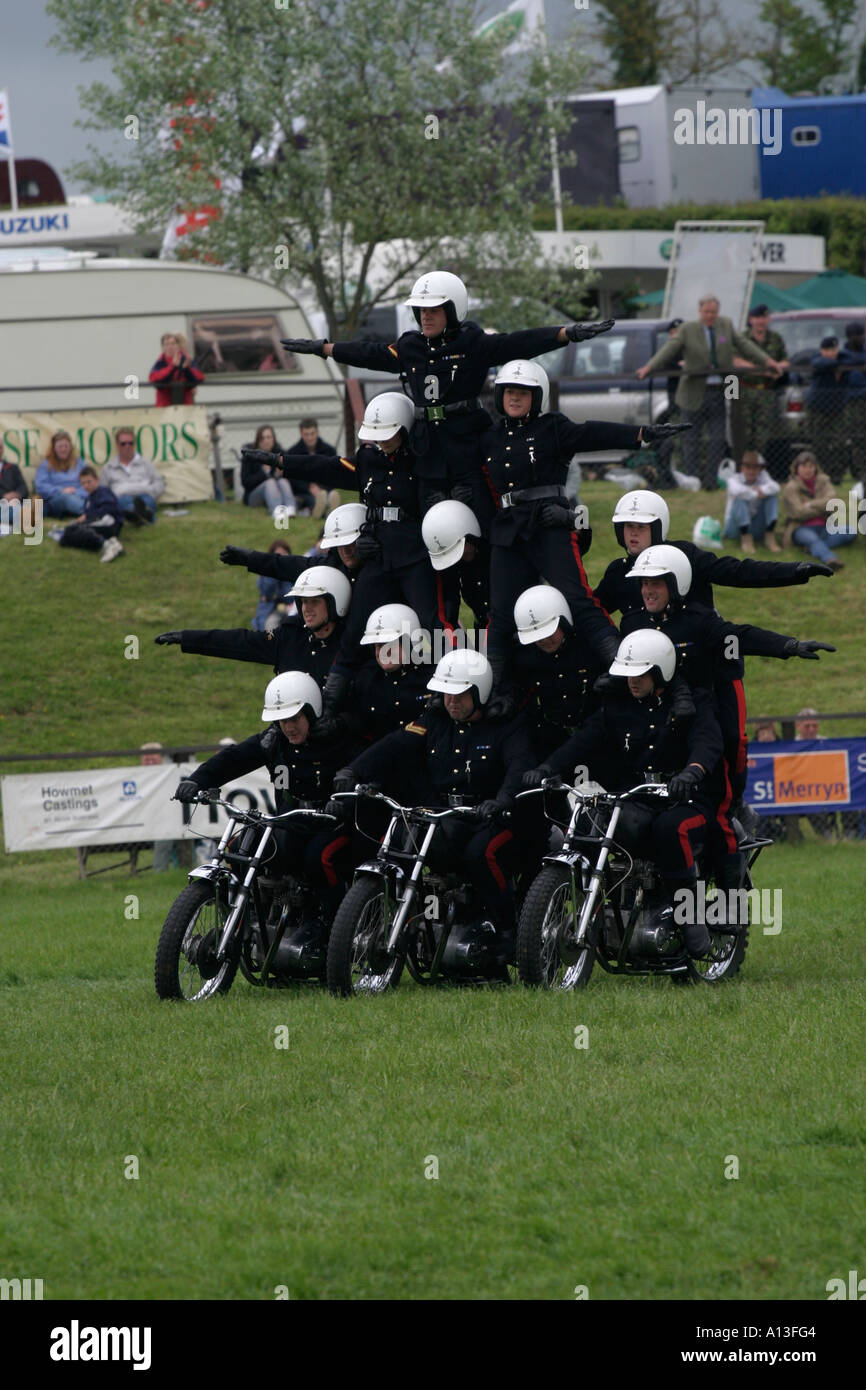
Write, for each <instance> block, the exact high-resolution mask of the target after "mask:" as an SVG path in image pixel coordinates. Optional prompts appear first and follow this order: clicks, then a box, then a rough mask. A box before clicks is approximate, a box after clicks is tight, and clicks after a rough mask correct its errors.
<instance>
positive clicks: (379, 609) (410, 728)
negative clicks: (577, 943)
mask: <svg viewBox="0 0 866 1390" xmlns="http://www.w3.org/2000/svg"><path fill="white" fill-rule="evenodd" d="M408 303H409V304H410V305H411V306H412V308H413V310H414V313H415V318H416V320H417V324H418V328H417V331H416V330H413V331H410V332H407V333H404V334H403V335H402V336H401V337H400V338H399V339H398V340H397V342H395V343H392V344H390V345H388V346H383V345H381V344H377V343H371V342H367V341H363V342H362V341H358V342H344V343H331V342H329V341H327V340H319V341H313V340H308V339H287V340H285V342H284V346H285V347H287V348H288V349H289V350H290V351H292V352H296V353H316V354H318V355H320V356H323V357H327V356H332V357H333V358H334V359H335V360H336V361H338V362H341V363H345V364H350V365H353V366H357V367H368V368H372V369H374V370H379V371H386V372H393V373H394V374H395V375H397V374H399V377H400V380H401V383H402V386H403V390H402V391H388V392H384V393H383V394H381V395H378V396H376V397H375V398H374V399H373V400H372V401H371V402H370V404H369V405H368V406H367V409H366V411H365V414H364V420H363V424H362V425H361V426H360V428H359V431H358V434H359V437H360V440H361V444H360V446H359V448H358V450H357V452H356V454H355V455H354V457H352V458H332V457H326V456H318V455H315V454H313V455H311V456H310V457H309V458H308V459H307V460H300V461H299V459H298V458H297V457H296V456H292V457H291V459H288V458H287V459H286V460H285V466H286V468H287V469H289V468H290V469H291V471H292V473H293V475H296V476H297V475H302V476H304V477H307V478H309V479H310V480H311V481H314V482H316V483H319V484H320V485H321V486H323V487H328V488H330V487H338V486H343V487H346V486H348V487H351V488H355V489H357V492H358V494H359V497H360V501H359V502H352V503H348V504H347V505H345V506H341V507H339V508H337V509H336V510H335V511H333V512H332V513H331V515H330V516H329V518H328V521H327V523H326V527H325V536H324V538H323V540H322V542H321V545H322V548H323V549H326V550H328V552H329V554H328V559H327V562H326V563H324V564H320V563H315V562H313V563H311V562H310V561H309V560H306V559H305V558H302V557H295V556H284V555H279V554H270V553H264V552H258V551H247V550H241V549H239V548H237V547H234V546H228V547H227V548H226V549H224V550H223V551H222V553H221V555H220V559H221V560H222V561H223V563H225V564H228V565H239V566H245V567H246V569H247V570H249V571H251V572H253V573H255V574H260V575H269V576H271V577H273V578H276V579H279V580H284V581H288V582H290V583H291V587H290V588H289V590H288V594H289V595H291V597H293V598H294V599H295V601H296V604H297V607H298V610H299V612H298V615H297V616H294V617H290V618H287V619H284V621H283V622H282V624H281V625H280V626H279V627H277V628H276V629H275V630H274V631H271V632H254V631H250V630H246V629H233V630H215V631H201V630H186V631H183V632H170V633H163V634H162V635H161V636H159V637H157V638H156V641H157V643H159V644H162V645H166V644H172V643H176V644H178V645H180V647H181V650H182V651H184V652H193V653H198V654H200V655H204V656H215V657H225V658H229V659H234V660H238V661H254V662H260V663H262V664H263V665H268V666H271V667H272V668H273V670H274V672H275V673H276V674H275V678H274V679H273V680H271V681H270V683H269V685H268V687H267V690H266V692H265V700H264V709H263V712H262V720H263V722H264V723H265V724H266V725H267V726H268V727H267V728H266V729H265V731H264V732H260V733H256V734H254V735H253V736H252V737H250V738H248V739H246V740H245V741H244V742H242V743H240V744H237V745H235V746H233V747H231V748H226V749H224V750H223V751H221V752H219V753H218V754H216V756H214V757H212V758H210V759H209V760H208V761H207V762H205V763H203V764H202V765H201V766H200V767H199V768H197V769H196V770H195V772H194V773H193V774H192V775H191V776H190V777H189V778H187V779H185V780H184V781H182V782H181V783H180V786H179V787H178V789H177V792H176V797H177V798H178V799H179V800H181V801H187V802H190V801H194V800H197V799H199V797H200V794H202V793H204V792H206V791H207V790H208V789H213V788H218V787H220V786H222V785H223V784H225V783H226V782H229V781H231V780H232V779H234V778H237V777H240V776H242V775H244V774H245V773H249V772H251V771H252V770H254V769H256V768H259V767H262V766H266V767H267V768H268V769H269V772H270V776H271V780H272V781H273V783H274V787H275V804H276V806H277V810H278V811H279V812H285V811H289V810H292V809H297V808H313V809H319V810H324V811H326V812H327V813H328V819H327V820H326V821H325V818H324V817H322V816H320V817H318V818H317V819H316V818H314V824H313V825H312V827H311V828H308V829H303V830H298V829H294V828H292V829H289V828H284V829H277V831H276V833H275V836H274V844H275V846H276V850H275V868H276V871H277V872H280V873H283V874H285V875H294V876H302V877H303V878H304V879H305V881H306V882H307V883H308V884H310V885H312V886H313V887H314V889H315V891H316V894H317V896H318V900H319V910H317V911H316V912H315V913H313V914H310V917H309V920H308V921H306V922H304V923H302V924H300V926H299V928H298V931H299V933H300V936H301V937H302V938H303V937H304V936H305V934H306V939H307V941H308V944H309V946H310V948H311V949H312V951H313V954H314V955H315V954H316V952H318V953H319V955H321V954H322V953H324V952H325V950H326V948H327V938H328V931H329V926H330V923H331V922H332V921H333V917H334V914H335V913H336V911H337V909H338V907H339V905H340V903H341V901H342V899H343V897H344V894H345V893H346V891H347V888H348V886H349V884H350V883H351V881H352V877H353V873H354V871H355V868H356V867H357V865H358V864H359V863H360V862H361V861H362V860H363V859H365V858H368V857H369V855H370V837H369V836H365V835H362V834H361V833H360V830H359V827H360V819H359V816H360V812H358V813H357V815H356V809H355V808H356V807H357V806H359V805H360V801H359V796H361V797H362V796H363V795H364V794H365V793H370V792H373V791H376V790H380V789H381V790H384V791H385V792H387V793H388V794H390V795H392V796H393V797H396V798H397V800H398V801H399V802H400V804H401V805H403V806H409V807H412V806H415V807H419V806H423V807H448V806H463V807H467V808H474V818H471V817H470V815H469V814H468V813H467V814H464V815H460V816H454V817H452V818H450V819H447V818H443V819H442V821H441V823H438V824H437V828H436V832H435V836H434V838H433V840H432V844H431V853H430V858H429V861H428V862H429V863H430V864H432V865H433V866H434V867H435V866H436V865H437V864H439V865H440V866H441V865H448V866H449V867H450V868H451V869H454V868H455V867H457V866H460V867H461V868H462V872H463V873H464V875H465V879H466V882H467V884H468V885H471V889H472V890H473V894H472V895H471V896H472V901H473V908H472V913H470V917H471V918H472V920H471V921H469V922H467V924H466V930H467V931H468V932H470V933H471V932H472V931H476V932H477V931H482V932H484V933H486V935H487V939H488V940H494V941H495V942H496V951H497V952H498V957H497V958H498V960H499V961H500V963H505V964H507V963H508V962H511V961H513V959H514V950H515V944H514V943H515V902H516V899H517V898H518V897H519V895H520V894H522V893H525V890H526V885H528V884H529V883H531V881H532V878H533V877H534V875H535V874H536V873H537V872H538V869H539V867H540V864H541V860H542V858H543V856H544V855H545V854H546V853H547V850H548V843H549V834H550V830H551V827H550V824H549V822H548V821H547V820H546V819H545V817H544V815H543V812H542V810H541V806H540V803H541V798H540V797H521V798H520V799H519V800H517V799H516V798H517V795H518V793H519V792H520V791H521V790H522V789H523V788H527V787H529V788H531V787H540V786H547V787H549V786H551V785H553V779H555V778H556V777H562V778H564V779H565V781H566V783H568V784H569V785H570V784H571V783H573V782H574V781H575V774H576V775H577V783H578V784H579V783H580V781H581V779H589V780H591V781H592V782H594V783H600V784H601V785H602V786H603V787H604V788H606V789H607V790H608V791H609V792H621V791H623V790H625V789H628V788H631V787H634V786H636V785H638V784H643V783H666V784H667V789H668V795H667V799H666V800H665V801H664V802H662V803H660V802H659V801H658V800H656V801H655V803H654V805H653V806H652V807H650V806H649V805H645V804H641V803H640V802H638V801H635V802H633V803H630V804H629V805H628V807H627V810H628V815H625V814H624V815H623V817H622V820H621V821H620V824H619V827H618V831H617V842H618V844H620V845H621V846H623V847H624V848H625V849H626V850H627V851H628V852H629V853H632V854H638V853H640V854H641V855H642V856H643V857H644V858H646V859H650V860H652V861H653V862H654V863H655V865H656V866H657V867H658V870H659V872H660V875H661V878H662V881H663V884H664V890H665V894H666V897H667V899H668V902H669V904H672V903H673V901H674V895H675V893H676V892H677V890H678V889H682V888H683V887H686V888H690V887H691V888H693V887H694V886H695V885H696V881H697V872H698V867H697V866H698V864H701V865H702V866H703V872H704V873H705V874H707V875H708V874H709V873H710V872H711V873H712V875H713V877H714V878H715V881H716V883H717V885H719V886H720V887H725V888H731V887H738V886H739V885H740V884H741V883H742V881H743V873H744V855H743V853H742V851H741V850H740V849H739V848H738V845H739V843H741V842H742V838H743V836H742V829H741V826H740V825H739V824H738V823H737V822H736V821H735V814H736V813H737V812H738V810H739V813H740V814H741V815H742V810H741V809H740V807H739V806H738V803H741V801H742V795H743V791H744V787H745V766H746V735H745V723H744V718H745V699H744V694H743V657H745V656H747V655H752V654H756V655H763V656H774V657H779V658H781V659H783V660H786V659H788V658H790V657H792V656H797V657H803V658H807V659H812V660H816V659H817V652H818V651H819V650H824V651H833V650H834V648H833V647H830V646H828V645H827V644H825V643H822V642H816V641H801V640H799V639H797V638H796V637H788V636H784V635H782V634H779V633H776V632H771V631H768V630H766V629H763V628H759V627H754V626H752V625H750V624H746V625H738V624H734V623H730V622H726V621H725V620H724V619H723V618H721V617H720V616H719V614H718V613H717V611H716V610H715V607H714V599H713V590H712V587H711V586H712V585H713V584H721V585H730V586H733V587H735V588H775V587H780V586H785V585H789V584H803V583H805V582H807V581H808V580H809V579H811V578H813V577H814V576H818V575H821V576H826V577H828V578H829V577H830V576H831V575H832V570H831V569H830V568H829V567H827V566H825V565H822V564H817V563H812V562H803V561H801V562H797V563H789V564H785V563H772V562H764V561H757V560H751V559H745V560H736V559H734V558H733V557H729V556H715V555H713V554H711V553H710V552H707V551H702V550H700V549H699V548H698V547H697V546H695V545H693V544H691V543H690V542H688V541H678V540H677V541H670V542H669V541H668V531H669V523H670V517H669V512H668V507H667V505H666V503H665V501H664V499H663V498H662V497H660V496H659V495H657V494H655V493H652V492H647V491H638V492H630V493H627V494H626V495H625V496H623V497H622V498H620V500H619V502H618V503H617V506H616V509H615V511H614V514H613V518H612V520H613V526H614V531H615V534H616V539H617V541H618V543H619V545H620V546H621V547H622V549H623V552H624V553H623V555H622V556H621V558H620V559H618V560H614V561H613V562H612V563H611V564H610V565H609V566H608V567H607V569H606V571H605V573H604V576H603V578H602V579H601V582H600V583H599V584H598V585H597V586H596V588H595V590H593V589H592V588H591V586H590V584H589V582H588V580H587V576H586V573H585V570H584V563H583V555H584V554H585V553H586V551H587V550H588V548H589V545H590V542H591V536H592V533H591V531H590V530H589V528H588V526H587V525H585V524H583V523H584V522H585V512H584V509H582V508H577V509H576V508H575V507H574V505H573V504H571V503H570V502H569V500H568V498H567V496H566V491H565V486H564V484H565V479H566V473H567V468H568V464H569V461H570V460H571V458H572V457H573V455H574V454H575V453H577V452H578V451H580V452H586V451H591V450H608V449H620V448H621V449H624V450H626V449H627V450H634V449H636V448H637V447H638V446H639V445H640V444H641V443H642V442H643V443H646V442H650V441H652V440H657V439H659V438H661V437H664V436H665V435H666V434H670V433H673V432H674V431H676V430H679V429H684V428H688V427H687V426H683V425H654V426H649V427H647V426H643V427H640V428H639V427H637V426H630V425H617V424H610V423H606V422H599V421H592V420H590V421H586V422H585V423H583V424H575V423H573V422H572V421H571V420H569V419H567V418H566V417H565V416H564V415H562V414H559V413H558V412H556V411H550V410H549V409H548V396H549V390H548V379H547V376H546V374H545V372H544V371H543V370H542V368H541V367H540V366H539V365H537V364H536V363H535V362H534V361H533V360H532V359H534V358H535V357H537V356H539V355H540V354H542V353H546V352H549V351H551V350H553V349H555V348H556V347H558V346H560V345H562V344H564V343H565V342H567V341H577V342H579V341H583V340H584V339H588V338H592V337H594V336H596V335H597V334H601V333H604V332H606V331H607V330H609V329H610V328H611V327H612V324H613V321H612V320H609V321H605V322H596V323H590V324H581V323H574V324H570V325H567V326H564V327H551V328H533V329H527V330H524V331H520V332H515V333H504V334H500V333H493V334H488V333H485V332H484V331H483V330H482V329H481V328H480V326H479V325H477V324H475V323H473V322H471V321H468V320H467V317H466V316H467V308H468V296H467V291H466V287H465V286H464V284H463V282H462V281H461V280H460V279H458V277H457V276H455V275H452V274H449V273H447V272H442V271H435V272H432V273H428V274H426V275H423V276H422V277H421V278H420V279H419V280H418V281H417V282H416V284H415V286H414V288H413V290H412V294H411V296H410V298H409V300H408ZM493 367H498V368H499V370H498V373H497V375H496V379H495V387H494V402H495V409H496V413H497V419H496V420H495V421H494V420H491V418H490V416H489V415H488V413H487V412H486V411H485V410H484V409H483V408H482V406H481V404H480V402H479V400H478V396H479V394H480V392H481V390H482V389H483V387H484V384H485V380H486V378H487V375H488V372H489V370H490V369H491V368H493ZM246 452H247V456H252V457H253V458H254V459H257V460H259V461H261V462H268V463H271V464H276V465H277V466H280V465H281V464H282V463H283V462H284V460H283V456H282V455H279V454H276V455H275V454H263V453H260V452H258V451H246ZM287 596H288V595H287ZM461 600H462V601H463V602H464V603H465V604H466V606H467V607H468V608H469V609H470V610H471V611H472V613H473V614H474V618H475V628H474V629H470V630H469V631H464V630H463V629H462V628H461V626H460V622H459V612H460V605H461ZM616 613H618V614H619V615H620V628H619V631H617V628H616V626H615V625H614V621H613V618H612V616H611V615H612V614H616ZM437 643H438V644H439V646H438V652H439V653H444V654H441V659H439V660H438V661H437V660H435V656H436V654H437V652H436V651H434V648H435V647H436V644H437ZM485 652H486V654H485ZM359 787H360V788H361V789H362V791H361V793H360V794H359V793H358V792H357V789H358V788H359ZM350 792H355V796H354V797H350V796H348V795H347V793H350ZM659 804H661V805H662V809H661V811H659V810H658V806H659ZM371 805H372V803H371ZM374 809H375V808H374ZM323 821H325V828H324V829H323V828H322V824H323ZM296 823H297V822H296V821H293V822H292V825H295V824H296ZM381 835H382V827H381V826H380V827H379V829H378V835H376V836H374V837H373V838H374V839H379V838H381ZM473 914H474V916H473ZM683 941H684V945H685V949H686V951H687V953H688V955H689V956H690V957H692V958H695V959H698V958H701V957H705V956H706V955H707V953H708V952H710V951H711V949H712V943H711V938H710V935H709V933H708V931H707V927H706V925H704V924H703V923H702V922H701V921H694V922H693V923H691V924H687V925H685V926H684V928H683Z"/></svg>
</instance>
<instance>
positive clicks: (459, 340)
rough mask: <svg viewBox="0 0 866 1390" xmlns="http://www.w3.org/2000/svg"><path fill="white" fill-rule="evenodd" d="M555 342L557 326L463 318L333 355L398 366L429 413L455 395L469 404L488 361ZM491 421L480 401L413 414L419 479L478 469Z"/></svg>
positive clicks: (344, 346)
mask: <svg viewBox="0 0 866 1390" xmlns="http://www.w3.org/2000/svg"><path fill="white" fill-rule="evenodd" d="M559 346H560V343H559V328H526V329H522V330H521V331H520V332H518V333H485V332H484V329H483V328H481V327H480V325H479V324H477V323H473V322H472V321H471V320H467V321H466V322H465V323H461V324H460V325H459V327H458V328H457V329H455V330H449V331H446V332H445V333H443V334H440V336H439V337H438V338H425V337H424V334H423V333H421V332H419V331H418V330H417V329H413V330H412V331H411V332H409V333H403V334H402V335H401V336H400V337H399V338H398V339H397V341H396V343H389V344H387V345H385V344H382V343H370V342H353V343H334V349H333V356H334V361H335V362H343V363H346V364H348V365H349V366H352V367H370V368H372V369H373V370H374V371H379V372H394V373H395V374H397V373H399V374H400V376H401V377H402V378H403V381H404V382H405V384H406V387H407V389H408V392H409V395H410V396H411V397H412V400H413V401H414V403H415V405H416V406H423V407H425V408H426V409H427V411H428V413H429V412H430V411H431V410H432V409H435V407H437V406H440V407H441V406H447V405H453V404H455V403H456V402H458V401H469V402H471V403H474V402H476V401H477V399H478V396H479V395H480V394H481V391H482V390H483V388H484V384H485V381H486V380H487V373H488V372H489V370H490V368H491V367H501V366H503V365H504V364H505V363H506V362H510V361H512V360H513V359H514V358H517V357H538V356H539V355H540V354H541V353H543V352H552V351H553V349H554V348H557V347H559ZM489 424H490V416H489V415H488V414H487V411H486V410H484V409H482V407H481V406H478V405H475V404H473V405H472V407H471V408H469V409H466V410H465V411H461V412H460V413H458V414H446V415H444V416H443V417H442V418H441V419H432V420H431V419H429V418H425V419H423V420H416V422H415V428H414V430H413V432H412V444H413V447H414V449H415V452H416V454H417V455H418V462H417V473H418V476H419V477H421V478H455V477H463V476H465V475H466V474H467V473H472V472H474V471H476V470H477V468H478V462H479V461H478V447H477V446H478V436H479V434H481V432H482V431H483V430H485V429H486V428H487V427H488V426H489Z"/></svg>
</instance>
